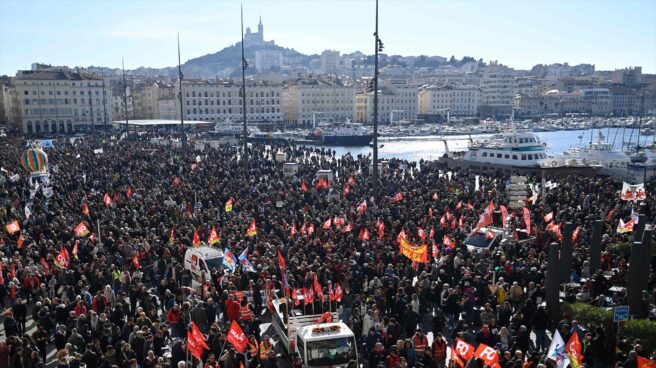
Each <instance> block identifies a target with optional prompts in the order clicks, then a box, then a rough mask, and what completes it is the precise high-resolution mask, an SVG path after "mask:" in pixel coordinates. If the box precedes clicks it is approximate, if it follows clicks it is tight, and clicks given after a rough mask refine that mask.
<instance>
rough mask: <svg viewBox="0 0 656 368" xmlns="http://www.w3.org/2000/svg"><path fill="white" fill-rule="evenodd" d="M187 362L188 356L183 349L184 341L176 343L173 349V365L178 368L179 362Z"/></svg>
mask: <svg viewBox="0 0 656 368" xmlns="http://www.w3.org/2000/svg"><path fill="white" fill-rule="evenodd" d="M185 360H186V354H185V351H184V349H182V341H176V342H175V344H173V348H171V363H172V364H174V365H175V366H177V364H178V362H184V361H185Z"/></svg>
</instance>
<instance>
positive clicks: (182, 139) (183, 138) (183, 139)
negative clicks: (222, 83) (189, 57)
mask: <svg viewBox="0 0 656 368" xmlns="http://www.w3.org/2000/svg"><path fill="white" fill-rule="evenodd" d="M178 83H179V85H180V145H181V146H182V152H184V151H185V148H186V147H185V146H186V143H187V136H186V135H185V132H184V106H183V104H182V66H181V62H180V33H178Z"/></svg>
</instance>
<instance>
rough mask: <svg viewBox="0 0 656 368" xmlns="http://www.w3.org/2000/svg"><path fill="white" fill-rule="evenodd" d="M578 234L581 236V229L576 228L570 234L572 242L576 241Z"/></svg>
mask: <svg viewBox="0 0 656 368" xmlns="http://www.w3.org/2000/svg"><path fill="white" fill-rule="evenodd" d="M580 234H581V227H580V226H577V227H576V229H575V230H574V232H573V233H572V241H573V242H575V241H576V240H578V238H579V235H580Z"/></svg>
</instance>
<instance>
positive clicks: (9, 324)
mask: <svg viewBox="0 0 656 368" xmlns="http://www.w3.org/2000/svg"><path fill="white" fill-rule="evenodd" d="M4 327H5V337H9V336H19V334H20V331H19V330H18V323H17V322H16V320H15V319H14V315H13V313H12V312H11V311H10V312H7V316H6V317H5V322H4Z"/></svg>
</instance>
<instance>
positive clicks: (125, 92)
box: [121, 56, 130, 138]
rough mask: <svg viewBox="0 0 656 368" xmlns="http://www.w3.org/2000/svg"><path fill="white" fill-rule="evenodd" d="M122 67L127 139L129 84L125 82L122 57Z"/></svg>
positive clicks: (128, 132)
mask: <svg viewBox="0 0 656 368" xmlns="http://www.w3.org/2000/svg"><path fill="white" fill-rule="evenodd" d="M121 67H122V68H123V107H124V110H125V137H126V138H128V137H129V136H130V122H129V121H128V84H127V82H126V81H125V61H124V60H123V57H122V56H121Z"/></svg>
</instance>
